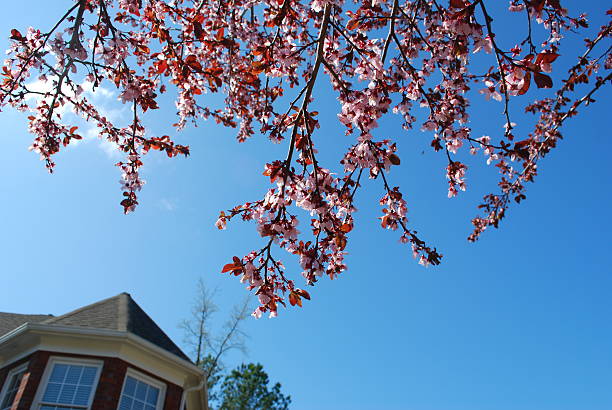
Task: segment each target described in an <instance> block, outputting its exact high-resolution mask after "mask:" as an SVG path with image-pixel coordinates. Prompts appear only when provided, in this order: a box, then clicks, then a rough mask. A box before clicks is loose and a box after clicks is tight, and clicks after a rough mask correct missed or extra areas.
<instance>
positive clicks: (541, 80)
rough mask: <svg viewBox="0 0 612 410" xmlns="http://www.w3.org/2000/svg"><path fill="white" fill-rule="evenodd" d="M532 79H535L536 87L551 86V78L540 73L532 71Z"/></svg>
mask: <svg viewBox="0 0 612 410" xmlns="http://www.w3.org/2000/svg"><path fill="white" fill-rule="evenodd" d="M533 79H534V80H535V82H536V84H537V85H538V88H552V86H553V82H552V78H550V77H549V76H547V75H546V74H542V73H533Z"/></svg>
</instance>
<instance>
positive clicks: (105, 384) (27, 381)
mask: <svg viewBox="0 0 612 410" xmlns="http://www.w3.org/2000/svg"><path fill="white" fill-rule="evenodd" d="M50 356H62V357H73V358H82V359H95V360H101V361H103V363H104V364H103V366H102V372H101V374H100V380H99V382H98V386H97V388H96V393H95V395H94V399H93V402H92V406H91V410H115V409H116V408H117V405H118V403H119V397H120V395H121V389H122V388H123V381H124V379H125V373H126V372H127V369H128V367H129V368H132V369H134V370H136V371H138V372H140V373H143V374H146V375H147V376H150V377H152V378H155V379H157V380H159V381H161V382H163V383H165V384H166V396H165V401H164V406H163V409H164V410H179V406H180V403H181V396H182V393H183V389H182V388H181V387H180V386H177V385H176V384H173V383H170V382H168V381H166V380H163V379H160V378H159V377H157V376H155V375H154V374H151V373H149V372H147V371H145V370H143V369H140V368H138V367H136V366H132V365H130V364H129V363H128V362H125V361H123V360H121V359H117V358H108V357H98V356H83V355H71V354H65V353H54V352H47V351H38V352H35V353H33V354H32V355H30V356H28V357H26V358H24V359H21V360H19V361H18V362H15V363H13V364H11V365H10V366H7V367H4V368H2V369H0V387H1V386H3V385H4V382H5V379H6V376H7V374H8V373H9V372H10V371H11V369H13V368H15V367H17V366H19V365H21V364H23V363H24V362H26V361H28V362H29V364H28V369H27V371H26V373H25V375H24V377H23V380H22V382H21V386H20V388H19V392H18V393H17V396H16V397H15V402H14V404H13V407H12V408H11V410H29V409H30V407H31V406H32V403H33V401H34V397H35V396H36V391H37V389H38V386H39V384H40V382H41V378H42V375H43V373H44V371H45V367H46V366H47V362H48V360H49V357H50Z"/></svg>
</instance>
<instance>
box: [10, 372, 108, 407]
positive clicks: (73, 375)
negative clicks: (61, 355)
mask: <svg viewBox="0 0 612 410" xmlns="http://www.w3.org/2000/svg"><path fill="white" fill-rule="evenodd" d="M97 372H98V368H97V367H95V366H83V365H75V364H63V363H56V364H54V365H53V370H52V371H51V376H50V377H49V382H48V383H47V386H46V388H45V393H44V394H43V398H42V404H43V406H42V407H41V409H42V410H44V409H49V410H59V409H74V408H78V407H73V406H69V405H72V404H74V405H77V406H85V407H86V406H87V405H89V399H90V396H91V392H92V390H93V388H94V386H93V384H94V382H95V379H96V375H97ZM59 404H63V405H64V406H58V405H59ZM66 405H68V406H66ZM0 410H3V409H0Z"/></svg>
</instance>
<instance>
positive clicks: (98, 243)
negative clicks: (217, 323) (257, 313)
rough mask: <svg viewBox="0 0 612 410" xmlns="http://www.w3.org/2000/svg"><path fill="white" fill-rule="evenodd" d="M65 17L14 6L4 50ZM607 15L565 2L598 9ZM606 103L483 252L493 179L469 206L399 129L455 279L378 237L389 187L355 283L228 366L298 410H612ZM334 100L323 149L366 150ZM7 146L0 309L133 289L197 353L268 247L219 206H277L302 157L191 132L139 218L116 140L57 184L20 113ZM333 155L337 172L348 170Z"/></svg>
mask: <svg viewBox="0 0 612 410" xmlns="http://www.w3.org/2000/svg"><path fill="white" fill-rule="evenodd" d="M68 3H69V2H68V1H59V0H58V1H53V2H45V1H42V0H37V1H33V0H31V1H22V2H6V4H3V12H2V14H0V29H1V30H2V32H3V33H4V34H3V35H2V36H0V37H1V40H0V48H2V49H4V48H5V46H6V44H7V42H6V38H7V37H8V33H9V30H10V29H11V28H19V29H23V28H25V27H26V26H28V25H34V26H40V27H44V28H48V27H50V26H51V25H52V24H53V23H54V21H52V19H51V16H53V18H55V16H59V15H60V13H61V12H62V11H61V10H60V6H59V5H60V4H62V5H65V4H68ZM505 3H506V2H504V4H505ZM606 3H607V2H604V1H588V2H584V1H583V2H577V1H565V2H564V4H566V5H567V6H569V7H574V10H575V8H576V7H577V6H578V5H579V6H581V7H585V8H588V9H585V10H581V11H587V12H588V11H590V9H599V10H603V9H604V8H605V6H606ZM62 7H63V6H62ZM597 21H599V24H601V22H602V21H603V20H602V19H601V17H600V16H598V20H597ZM496 24H498V25H503V24H504V23H503V22H502V20H501V19H500V20H499V21H496ZM507 29H508V28H506V30H507ZM581 37H582V36H576V37H574V40H575V41H576V44H577V43H579V42H580V41H581ZM570 55H571V53H569V52H566V53H565V55H564V56H563V57H561V58H560V61H561V63H560V64H565V62H567V61H569V60H563V58H569V56H570ZM564 61H565V62H564ZM325 92H326V91H325V89H324V88H321V89H320V90H319V93H325ZM529 95H531V96H532V94H531V93H530V94H529ZM99 98H105V97H99ZM597 99H598V100H599V101H600V102H599V104H597V105H594V106H593V107H592V108H591V109H590V110H589V111H588V112H584V113H582V115H580V117H579V118H577V119H575V120H573V121H572V122H569V123H568V126H567V127H566V128H565V129H564V134H565V135H566V139H565V140H564V141H563V142H562V143H561V144H560V147H559V149H556V150H555V151H554V153H553V154H552V155H551V156H550V157H548V158H547V159H546V160H545V161H544V162H543V163H542V166H541V170H540V175H539V177H538V179H537V183H536V184H535V185H532V186H530V187H529V190H528V194H527V201H526V202H524V203H523V204H522V205H521V206H519V207H513V208H512V209H511V211H510V213H509V215H508V217H507V218H506V220H505V221H504V223H503V226H502V229H500V230H491V231H487V232H486V233H485V234H484V236H483V237H482V239H481V240H480V241H479V242H478V243H476V244H468V243H467V241H466V239H465V238H466V236H467V235H468V234H469V232H470V223H469V221H470V219H471V217H473V216H474V215H475V206H476V204H477V201H478V200H479V199H480V198H481V196H482V195H483V194H484V193H486V192H487V191H489V190H491V189H492V188H493V187H494V178H495V177H496V176H495V175H494V173H493V172H490V171H491V170H488V171H489V172H485V171H487V170H486V169H485V168H486V166H485V165H473V166H472V167H471V168H470V171H471V173H470V174H469V175H468V177H469V179H468V192H467V193H464V194H461V195H460V197H459V198H455V199H453V200H449V199H447V198H446V181H445V179H444V171H443V166H444V165H443V164H444V158H443V156H441V155H438V154H435V153H433V152H432V151H431V150H429V149H427V145H428V141H429V137H428V136H426V135H424V134H422V133H420V132H419V131H414V132H411V133H408V134H407V133H405V132H404V131H401V130H400V129H399V128H398V127H397V123H396V122H395V121H388V122H385V123H383V124H382V129H381V131H380V132H379V135H382V134H384V133H388V134H389V135H396V136H401V137H400V146H399V149H400V151H399V153H400V155H401V157H402V166H401V170H396V171H393V172H392V173H391V179H392V181H393V183H395V184H398V183H401V185H402V187H403V189H404V191H405V192H406V194H407V199H408V204H409V215H410V219H411V222H412V224H413V226H415V227H416V228H417V229H418V230H419V231H420V232H422V233H423V236H424V237H425V238H427V239H429V240H430V241H431V242H433V243H435V244H436V245H437V246H438V248H439V249H440V250H441V251H442V253H444V256H445V258H444V263H443V264H442V265H441V266H440V267H436V268H428V269H425V268H422V267H420V266H418V265H417V264H416V263H415V262H414V261H413V260H412V258H411V256H410V255H409V250H408V249H407V248H406V247H405V246H402V245H400V244H398V242H397V235H396V234H395V233H390V232H386V231H383V230H382V229H380V228H379V224H378V221H377V219H376V217H377V216H378V214H379V209H378V208H379V207H378V206H376V202H375V200H376V199H377V198H379V197H380V196H381V188H380V184H379V183H378V181H371V182H370V183H369V189H368V190H367V191H364V192H363V193H362V194H360V198H359V200H360V202H361V204H362V205H361V207H360V209H359V212H358V221H357V222H358V223H357V227H356V229H355V230H354V231H353V232H352V233H351V243H350V245H349V248H348V251H349V252H350V255H349V257H348V263H349V266H350V270H349V271H348V272H347V273H346V274H343V275H342V276H341V277H340V278H339V279H338V280H336V281H333V282H332V281H329V280H322V281H321V282H320V283H319V284H318V286H317V287H316V288H314V289H309V290H311V295H312V296H313V300H312V301H311V302H307V303H305V305H304V308H302V309H289V310H282V311H280V312H279V313H280V314H279V317H278V318H276V319H273V320H268V319H262V320H259V321H255V320H254V319H253V320H249V321H248V322H247V323H246V326H245V329H246V331H247V332H248V333H249V335H250V339H249V341H248V347H249V354H248V356H242V355H241V354H239V353H236V354H233V355H230V356H229V357H228V359H227V364H228V365H229V366H234V365H236V364H238V363H239V362H240V361H242V360H244V361H259V362H261V363H262V364H263V365H264V367H265V369H266V370H267V371H268V373H269V375H270V377H271V379H272V380H274V381H280V382H281V383H282V384H283V390H284V391H285V392H286V393H289V394H291V396H292V398H293V406H292V408H294V409H300V410H301V409H335V410H339V409H364V410H365V409H407V410H606V409H611V408H612V384H611V380H612V324H611V321H610V317H611V316H612V299H611V297H610V295H611V291H612V268H611V265H612V257H611V253H612V247H611V246H610V244H611V240H610V234H611V233H612V222H611V219H610V216H609V212H610V209H611V207H610V204H611V203H612V194H611V191H612V183H611V181H610V152H611V150H612V141H611V140H610V137H611V135H610V128H609V115H610V111H609V110H610V103H611V101H610V89H609V88H608V89H607V90H604V91H603V92H602V93H600V94H599V95H598V96H597ZM328 100H330V101H326V102H325V103H318V104H319V105H318V107H319V111H321V112H322V114H321V116H322V122H323V127H322V129H321V130H319V132H318V134H317V137H316V138H317V142H318V144H319V147H320V150H321V151H322V152H323V151H325V149H326V148H328V149H330V148H331V149H333V148H334V147H336V149H337V147H339V146H345V145H346V144H347V143H349V141H348V140H347V138H346V137H344V136H343V135H342V130H341V128H340V127H339V126H338V125H337V123H336V121H335V119H334V113H335V112H336V111H334V110H336V109H337V106H336V102H335V101H333V99H328ZM103 102H104V101H103ZM106 103H113V104H115V103H114V99H112V98H110V99H108V101H106ZM116 107H118V108H119V109H118V110H117V111H116V112H114V113H113V115H115V116H116V117H117V118H121V117H122V115H124V114H122V112H121V110H120V109H121V107H120V105H119V103H118V102H117V103H116ZM167 107H170V104H169V103H168V104H167ZM501 109H502V107H501V105H499V104H498V105H485V104H481V103H478V104H475V111H473V114H472V119H473V120H474V121H475V122H476V124H475V125H474V127H475V129H476V130H478V131H477V132H478V133H482V134H490V135H493V134H494V133H496V132H499V131H500V130H501V124H502V120H501V118H500V117H498V116H496V115H497V114H498V112H499V111H501ZM515 110H517V111H518V108H516V109H515ZM172 113H173V110H172V109H171V108H169V109H166V110H161V111H159V112H157V113H155V114H154V115H149V116H148V121H149V124H150V125H151V128H152V129H153V131H154V132H155V133H157V134H159V135H163V134H165V133H170V132H173V131H172V129H171V127H169V126H168V124H171V123H172V122H173V121H174V117H173V116H172V115H173V114H172ZM493 114H495V115H493ZM517 118H518V119H519V121H518V122H519V126H521V125H522V124H521V123H520V118H521V117H517ZM0 130H1V131H0V134H1V136H2V144H3V149H2V153H1V159H0V192H2V197H3V200H2V201H1V202H0V214H1V215H2V223H1V224H0V226H1V229H0V257H1V265H0V266H1V268H0V270H1V271H2V273H1V282H0V283H1V285H0V311H10V312H21V313H52V314H62V313H65V312H66V311H69V310H71V309H74V308H77V307H80V306H82V305H85V304H88V303H91V302H94V301H96V300H99V299H102V298H106V297H109V296H112V295H115V294H117V293H119V292H123V291H127V292H129V293H131V294H132V296H133V297H134V298H135V299H136V301H137V302H138V303H139V304H140V305H141V306H142V307H143V308H144V309H145V310H146V311H147V312H148V313H149V314H150V315H151V316H152V317H153V318H154V319H155V320H156V321H157V322H158V323H159V324H160V326H161V327H162V328H163V329H164V330H166V331H167V332H168V334H169V335H170V336H171V337H173V338H174V340H176V341H177V342H180V341H181V340H182V334H181V331H180V330H179V329H178V327H177V324H178V323H179V322H180V320H181V319H183V318H185V317H187V316H188V314H189V310H190V304H191V301H192V296H193V293H194V287H195V283H196V281H197V279H198V278H199V277H203V278H204V280H205V282H206V284H207V285H208V286H209V287H210V288H217V289H218V292H217V295H218V296H217V302H218V304H219V306H220V308H221V312H220V314H219V320H221V319H222V318H223V315H224V312H226V311H228V310H229V309H230V308H231V306H232V305H234V304H236V303H238V302H240V300H241V299H242V297H243V296H244V295H245V294H246V292H245V290H244V289H243V287H242V285H241V284H240V283H239V282H238V281H237V280H235V279H233V278H230V277H228V276H225V275H221V274H220V273H219V271H220V267H221V266H222V265H223V264H224V263H227V262H228V260H230V259H231V257H232V256H233V255H243V254H244V253H246V252H247V251H249V250H250V249H252V248H255V247H257V246H258V245H259V244H260V243H261V240H260V238H258V237H257V235H256V233H255V231H254V229H253V226H252V225H247V224H242V223H239V222H238V223H235V224H232V225H230V226H229V229H228V230H227V231H225V232H220V231H217V229H216V228H215V227H214V222H215V220H216V216H217V215H218V211H219V210H221V209H227V208H230V207H232V206H234V205H236V204H238V203H241V201H245V200H250V199H256V198H258V197H259V196H260V195H261V194H262V193H263V192H264V190H265V189H266V188H267V185H266V181H265V179H264V177H262V176H261V171H262V166H263V161H265V160H274V159H276V158H280V157H281V156H282V155H283V153H284V152H285V150H286V148H285V146H271V144H270V143H268V142H266V141H264V140H263V139H262V138H256V139H254V140H252V141H249V142H247V143H246V144H242V145H238V144H237V143H235V142H234V139H233V135H234V133H233V131H232V130H226V129H222V128H220V127H218V126H216V125H215V124H213V123H205V124H202V125H201V126H200V127H199V128H190V129H188V130H187V131H186V132H184V133H182V134H181V135H180V137H179V139H180V140H181V141H182V142H184V143H189V144H190V145H191V147H192V155H191V157H190V158H188V159H180V158H179V159H173V160H169V159H167V158H164V157H163V156H161V155H151V156H150V157H149V158H148V159H147V162H146V167H145V168H144V174H145V178H146V179H147V180H148V183H147V185H146V186H145V189H144V191H143V192H142V194H141V197H140V199H141V205H140V207H139V208H138V210H137V212H136V213H135V214H132V215H129V216H124V215H123V214H122V212H121V208H120V206H119V204H118V202H119V200H120V194H121V192H120V187H119V183H118V179H119V172H118V169H117V168H116V167H114V166H113V163H114V162H117V160H118V159H117V158H115V157H112V156H110V155H109V154H108V153H107V151H105V150H104V149H103V147H102V146H101V145H100V144H99V142H97V141H96V140H90V141H85V142H82V143H81V144H79V145H78V146H76V147H74V148H70V149H67V150H65V151H64V152H63V153H61V154H60V155H58V157H57V163H58V166H57V171H56V173H55V174H54V175H52V176H51V175H48V174H47V173H46V171H45V169H44V166H43V163H41V162H40V161H39V160H38V158H37V156H36V155H34V154H33V153H30V152H28V151H27V147H28V145H29V144H30V141H31V136H30V135H29V134H27V133H26V131H25V130H26V125H25V121H24V116H23V115H21V114H19V113H16V112H14V111H10V110H8V111H5V112H3V113H0ZM423 150H424V153H421V152H422V151H423ZM322 155H323V157H324V158H326V160H327V162H328V164H330V163H331V164H336V163H337V161H338V159H339V157H338V153H337V152H333V153H328V154H322ZM479 160H480V158H479ZM330 161H331V162H330ZM475 162H478V161H472V162H471V164H475ZM283 259H284V260H286V261H288V260H289V259H288V258H287V257H284V258H283ZM290 266H292V265H291V264H290ZM296 273H297V272H296Z"/></svg>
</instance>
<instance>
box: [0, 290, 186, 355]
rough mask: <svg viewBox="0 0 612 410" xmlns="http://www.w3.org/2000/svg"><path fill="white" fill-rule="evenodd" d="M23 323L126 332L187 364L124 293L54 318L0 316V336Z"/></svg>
mask: <svg viewBox="0 0 612 410" xmlns="http://www.w3.org/2000/svg"><path fill="white" fill-rule="evenodd" d="M26 322H29V323H42V324H46V325H52V326H74V327H84V328H91V329H107V330H116V331H120V332H126V331H127V332H131V333H134V334H135V335H137V336H140V337H141V338H143V339H145V340H147V341H149V342H151V343H153V344H155V345H156V346H158V347H161V348H162V349H164V350H167V351H168V352H170V353H173V354H175V355H177V356H178V357H180V358H181V359H184V360H187V361H191V360H190V359H189V358H188V357H187V355H185V353H183V351H182V350H181V349H180V348H179V347H178V346H177V345H176V344H174V342H173V341H172V340H171V339H170V338H169V337H168V335H166V333H164V331H163V330H161V329H160V327H159V326H157V324H156V323H155V322H154V321H153V319H151V318H150V317H149V315H147V314H146V313H145V311H144V310H142V308H141V307H140V306H138V304H137V303H136V302H135V301H134V300H133V299H132V297H131V296H130V295H129V294H128V293H121V294H119V295H117V296H113V297H111V298H108V299H104V300H101V301H99V302H96V303H92V304H91V305H87V306H84V307H82V308H79V309H76V310H74V311H72V312H68V313H66V314H64V315H61V316H55V317H54V316H52V315H20V314H14V313H0V336H1V335H3V334H5V333H8V332H10V331H11V330H13V329H15V328H17V327H19V326H21V325H22V324H24V323H26Z"/></svg>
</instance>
